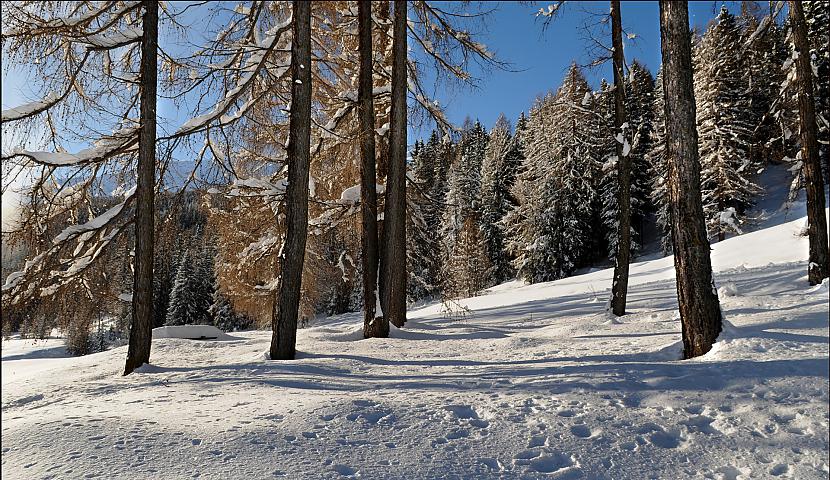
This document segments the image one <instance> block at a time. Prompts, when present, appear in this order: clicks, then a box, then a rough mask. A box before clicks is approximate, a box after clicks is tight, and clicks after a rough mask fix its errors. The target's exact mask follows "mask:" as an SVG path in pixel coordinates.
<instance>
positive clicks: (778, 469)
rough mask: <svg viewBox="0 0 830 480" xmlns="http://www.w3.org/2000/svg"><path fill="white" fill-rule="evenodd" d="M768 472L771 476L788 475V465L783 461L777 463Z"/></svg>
mask: <svg viewBox="0 0 830 480" xmlns="http://www.w3.org/2000/svg"><path fill="white" fill-rule="evenodd" d="M769 474H770V475H772V476H773V477H789V476H790V466H789V465H787V464H785V463H779V464H778V465H776V466H774V467H772V468H770V470H769Z"/></svg>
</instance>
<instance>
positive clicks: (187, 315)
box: [166, 250, 207, 325]
mask: <svg viewBox="0 0 830 480" xmlns="http://www.w3.org/2000/svg"><path fill="white" fill-rule="evenodd" d="M197 269H198V264H195V262H194V256H193V254H192V253H191V251H190V250H186V251H185V253H184V256H183V257H182V259H181V261H180V262H179V268H178V270H177V271H176V280H175V282H174V283H173V291H172V292H170V306H169V307H168V309H167V322H166V324H167V325H199V324H201V323H203V322H205V321H206V320H207V308H206V307H205V306H204V304H203V303H202V299H201V292H200V291H199V289H200V287H201V281H200V280H199V278H198V276H197Z"/></svg>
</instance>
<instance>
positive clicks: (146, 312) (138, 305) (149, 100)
mask: <svg viewBox="0 0 830 480" xmlns="http://www.w3.org/2000/svg"><path fill="white" fill-rule="evenodd" d="M141 3H142V7H143V9H144V16H143V18H142V22H141V24H142V29H143V33H142V35H141V67H140V70H139V77H140V80H139V82H140V89H141V100H140V103H141V109H140V117H139V122H140V125H139V132H138V167H137V171H138V180H137V182H136V190H135V196H136V212H135V267H134V282H133V298H132V302H133V320H132V323H131V324H130V345H129V348H128V349H127V362H126V365H125V366H124V375H128V374H130V373H132V372H133V370H135V369H136V368H138V367H140V366H141V365H143V364H145V363H149V362H150V345H151V343H152V340H153V320H154V316H153V236H154V235H155V226H154V224H155V202H154V198H153V194H154V193H155V189H156V174H155V173H156V168H155V167H156V86H157V83H158V79H157V76H158V8H159V5H158V1H155V0H144V1H143V2H141Z"/></svg>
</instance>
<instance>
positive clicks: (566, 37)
mask: <svg viewBox="0 0 830 480" xmlns="http://www.w3.org/2000/svg"><path fill="white" fill-rule="evenodd" d="M764 3H766V2H764ZM724 4H725V5H726V6H727V7H728V8H729V9H730V11H731V12H732V13H734V14H736V15H737V14H739V13H740V3H739V2H721V1H719V2H715V1H701V2H690V3H689V22H690V24H691V25H692V26H693V27H695V26H696V27H699V28H700V29H701V30H703V29H705V28H706V25H707V24H708V23H709V21H710V20H712V18H714V17H715V16H716V15H717V13H718V12H719V11H720V8H721V5H724ZM547 5H548V3H546V2H533V3H531V4H528V3H527V2H522V3H519V2H499V4H498V10H497V12H495V13H494V14H493V15H492V16H491V18H490V19H489V21H488V22H487V24H486V27H487V29H486V31H483V32H481V33H482V34H483V35H482V36H481V37H480V38H479V40H480V41H482V43H484V44H486V45H487V46H488V48H489V49H490V50H492V51H494V52H495V53H496V54H497V56H498V58H499V59H501V60H506V61H509V62H511V63H512V64H513V69H514V70H520V71H517V72H511V71H500V70H491V71H489V72H484V73H483V72H480V71H478V70H473V73H474V75H475V76H476V77H479V78H480V79H481V80H480V81H479V85H478V88H469V87H468V88H460V87H454V88H451V89H449V90H448V91H442V90H441V89H439V90H438V92H439V95H438V96H439V100H440V102H441V104H442V105H443V106H444V107H445V108H446V110H447V113H448V117H449V119H450V121H451V122H453V123H455V124H457V125H460V124H461V123H462V122H463V121H464V118H465V117H466V116H468V115H469V116H470V117H471V118H472V119H473V120H475V119H476V118H478V119H479V120H480V121H481V123H482V124H484V125H485V126H486V127H487V128H490V127H492V126H493V124H494V123H495V121H496V119H497V118H498V116H499V114H500V113H502V112H503V113H504V114H505V115H506V116H507V118H508V119H510V120H511V123H515V120H516V118H518V116H519V113H520V112H522V111H527V110H529V108H530V107H531V105H532V104H533V101H534V100H535V98H536V97H537V96H539V95H540V94H544V93H545V92H547V91H548V90H556V88H558V87H559V85H560V84H561V82H562V78H563V77H564V76H565V73H566V71H567V69H568V67H569V66H570V64H571V62H573V61H576V62H577V63H578V64H580V65H586V64H588V63H589V62H590V55H589V53H590V52H589V45H590V43H591V42H590V40H589V39H588V38H586V34H585V29H584V25H585V24H586V22H587V23H595V22H596V18H595V16H594V15H593V14H603V13H605V14H607V13H608V11H609V2H607V1H599V2H567V3H566V4H565V6H564V7H562V11H561V15H560V16H558V17H557V18H556V19H555V20H554V21H553V22H552V23H551V24H550V25H549V26H548V27H547V29H546V30H544V31H543V22H542V20H541V18H538V19H537V18H536V16H535V14H536V12H537V11H538V10H539V8H540V7H542V6H547ZM484 6H485V7H486V6H488V5H487V4H484ZM622 23H623V29H624V30H625V31H626V33H630V34H636V39H635V40H633V41H632V40H628V39H625V40H624V44H625V45H624V48H625V56H626V62H631V61H632V60H633V59H637V60H639V61H640V62H641V63H644V64H645V65H646V66H647V67H648V68H649V69H650V70H651V71H652V73H653V74H656V73H657V68H658V67H659V66H660V62H661V53H660V25H659V10H658V4H657V2H633V1H624V2H622ZM602 40H604V41H605V44H606V45H607V44H610V39H602ZM585 74H586V76H587V77H588V79H589V81H590V82H591V84H592V86H594V87H597V86H598V85H599V82H600V80H601V79H602V78H607V79H609V81H610V79H611V67H610V65H608V64H607V63H606V64H605V65H603V66H602V67H598V68H595V69H592V70H585ZM427 130H431V127H429V128H428V129H427ZM428 135H429V131H426V132H425V131H423V130H419V131H411V132H410V136H411V138H410V141H414V140H416V139H418V138H424V137H427V136H428Z"/></svg>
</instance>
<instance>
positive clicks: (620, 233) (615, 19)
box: [611, 0, 631, 316]
mask: <svg viewBox="0 0 830 480" xmlns="http://www.w3.org/2000/svg"><path fill="white" fill-rule="evenodd" d="M611 39H612V45H613V53H612V58H613V69H614V139H615V140H616V142H615V149H616V157H617V182H618V185H617V202H618V204H619V206H618V217H617V225H616V226H617V252H616V255H614V279H613V281H612V283H611V312H613V313H614V315H617V316H622V315H625V304H626V299H627V297H628V267H629V263H630V261H631V157H630V156H629V154H630V153H631V144H630V142H629V141H628V135H629V128H627V116H626V113H625V58H624V57H623V45H622V20H621V14H620V2H619V0H611Z"/></svg>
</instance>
